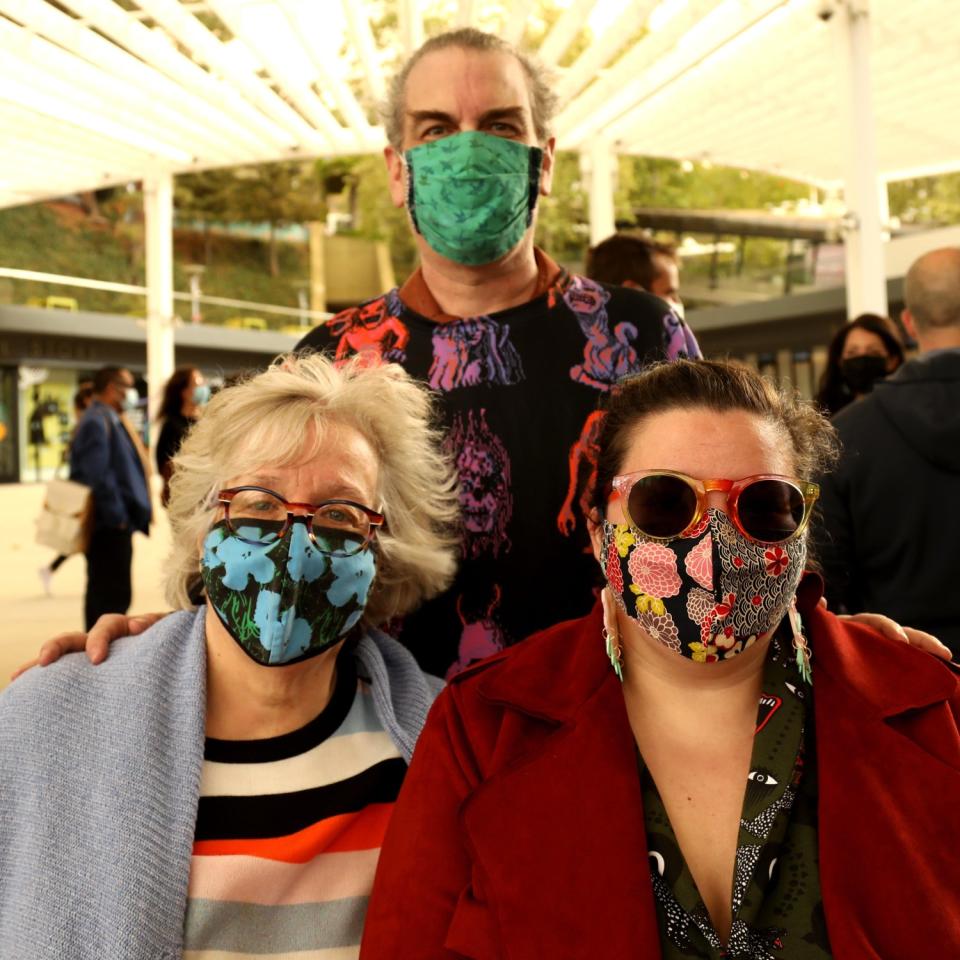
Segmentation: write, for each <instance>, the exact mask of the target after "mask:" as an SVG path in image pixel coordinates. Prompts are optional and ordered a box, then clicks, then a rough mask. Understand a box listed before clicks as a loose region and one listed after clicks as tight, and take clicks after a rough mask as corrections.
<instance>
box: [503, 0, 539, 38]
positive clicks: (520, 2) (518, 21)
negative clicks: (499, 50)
mask: <svg viewBox="0 0 960 960" xmlns="http://www.w3.org/2000/svg"><path fill="white" fill-rule="evenodd" d="M534 2H535V0H514V2H513V3H511V4H510V19H509V20H508V21H507V28H506V30H504V32H503V38H504V39H505V40H506V41H507V43H512V44H513V45H514V46H517V45H519V43H520V41H521V40H523V34H524V31H525V30H526V27H527V19H528V18H529V17H530V11H531V10H532V9H533V4H534Z"/></svg>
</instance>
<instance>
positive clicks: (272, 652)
mask: <svg viewBox="0 0 960 960" xmlns="http://www.w3.org/2000/svg"><path fill="white" fill-rule="evenodd" d="M280 527H282V524H280V523H274V522H272V521H261V522H259V523H251V524H250V525H249V526H245V527H240V528H239V529H237V531H236V534H234V533H233V532H232V531H231V530H230V528H229V527H228V526H227V524H226V521H220V522H219V523H217V524H214V526H213V527H212V528H211V530H210V532H209V533H208V534H207V536H206V539H205V540H204V542H203V558H202V560H201V562H200V574H201V577H202V578H203V583H204V586H205V587H206V592H207V598H208V599H209V601H210V603H211V604H212V605H213V609H214V610H215V611H216V613H217V616H218V617H219V618H220V621H221V622H222V623H223V625H224V626H225V627H226V628H227V630H228V632H229V633H230V635H231V636H232V637H233V638H234V640H236V641H237V643H238V644H240V646H241V647H242V648H243V650H244V651H245V652H246V653H247V654H248V655H249V656H250V657H252V658H253V659H254V660H256V661H257V663H261V664H263V665H264V666H283V665H284V664H288V663H295V662H296V661H298V660H306V659H307V658H308V657H314V656H316V655H317V654H318V653H322V652H323V651H324V650H326V649H327V648H329V647H330V646H332V645H333V644H335V643H337V641H339V640H340V639H342V638H343V637H344V636H345V635H346V634H347V633H349V632H350V630H351V629H352V628H353V627H354V626H356V624H357V623H358V622H359V620H360V618H361V617H362V616H363V611H364V607H365V606H366V603H367V597H368V596H369V593H370V587H371V584H372V583H373V578H374V574H375V573H376V565H377V564H376V554H375V552H374V550H373V549H372V548H371V547H368V548H367V549H364V550H359V552H355V553H351V555H349V556H331V555H330V553H324V552H322V551H320V550H318V549H317V546H316V544H315V543H314V542H313V541H312V540H311V539H310V534H309V533H308V531H307V527H306V524H304V523H293V524H291V526H290V529H289V530H288V531H287V534H286V536H284V537H282V538H281V537H279V535H278V531H279V529H280ZM347 540H348V538H347V537H345V536H343V535H341V534H329V535H326V536H325V537H324V541H325V542H324V548H325V550H329V551H330V552H331V553H332V552H336V553H348V552H350V550H351V549H355V548H356V546H357V545H356V544H354V543H352V542H351V544H347ZM251 541H261V542H251ZM327 541H330V542H329V543H328V542H327ZM334 541H337V542H334ZM345 546H346V549H344V548H345Z"/></svg>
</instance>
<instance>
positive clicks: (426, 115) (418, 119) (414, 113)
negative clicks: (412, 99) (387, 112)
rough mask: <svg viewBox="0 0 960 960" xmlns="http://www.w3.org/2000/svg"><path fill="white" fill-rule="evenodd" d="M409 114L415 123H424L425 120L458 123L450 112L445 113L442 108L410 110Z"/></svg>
mask: <svg viewBox="0 0 960 960" xmlns="http://www.w3.org/2000/svg"><path fill="white" fill-rule="evenodd" d="M407 116H408V117H410V119H411V120H413V122H414V123H422V122H423V121H424V120H439V121H440V122H441V123H449V124H452V125H454V126H455V125H456V120H454V119H453V117H451V116H450V114H449V113H444V112H443V111H442V110H408V111H407Z"/></svg>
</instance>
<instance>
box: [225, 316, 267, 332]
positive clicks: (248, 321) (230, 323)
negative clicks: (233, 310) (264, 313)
mask: <svg viewBox="0 0 960 960" xmlns="http://www.w3.org/2000/svg"><path fill="white" fill-rule="evenodd" d="M223 325H224V326H225V327H231V328H232V329H234V330H269V329H270V327H269V326H268V325H267V321H266V320H264V319H263V317H230V319H229V320H224V321H223Z"/></svg>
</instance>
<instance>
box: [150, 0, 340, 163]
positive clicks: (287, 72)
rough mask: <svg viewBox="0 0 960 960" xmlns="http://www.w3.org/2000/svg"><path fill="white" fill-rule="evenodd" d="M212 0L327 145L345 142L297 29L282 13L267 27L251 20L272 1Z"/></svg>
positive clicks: (325, 145)
mask: <svg viewBox="0 0 960 960" xmlns="http://www.w3.org/2000/svg"><path fill="white" fill-rule="evenodd" d="M166 2H171V0H166ZM209 3H210V6H211V8H212V9H213V10H214V11H215V12H216V14H217V15H218V16H219V17H220V19H221V20H222V21H223V22H224V23H225V24H226V25H227V26H228V27H229V28H230V31H231V32H232V33H233V35H234V36H235V37H236V38H237V39H239V40H240V41H242V42H243V43H244V44H245V45H246V47H247V49H248V50H250V51H251V52H252V53H253V54H254V56H255V57H256V58H257V59H258V60H259V61H260V63H261V64H262V65H263V67H264V68H265V69H266V71H267V73H269V74H270V76H271V77H273V79H274V80H275V81H276V83H277V84H278V85H279V86H280V87H281V88H282V89H283V92H284V93H285V94H286V95H287V98H288V99H289V100H290V102H291V103H292V104H293V105H294V106H295V107H296V108H297V110H299V111H300V113H301V114H303V116H304V117H306V119H307V120H309V121H310V123H311V124H313V126H314V127H315V128H316V129H317V130H318V131H319V132H320V134H322V136H323V138H324V139H325V140H326V141H327V142H326V143H325V144H324V147H328V146H330V145H332V144H336V143H340V144H343V143H345V142H346V141H347V140H348V139H349V136H350V135H349V132H348V131H346V130H344V128H343V127H341V126H340V124H339V123H337V121H336V119H335V118H334V117H333V115H332V114H331V113H330V111H329V110H328V109H327V108H326V106H325V105H324V103H323V101H322V100H321V99H320V98H319V97H318V96H317V94H316V93H315V92H314V90H313V88H312V86H311V84H312V82H313V79H314V77H313V71H312V70H308V69H306V66H307V64H308V59H307V57H306V54H305V52H304V50H303V45H302V44H301V42H300V39H299V38H298V37H297V34H296V33H295V31H293V30H292V29H290V24H289V22H288V21H287V19H286V18H285V17H284V16H282V14H281V15H279V16H277V17H275V18H273V19H272V20H271V21H270V22H269V26H268V27H267V26H266V25H265V24H263V23H261V22H260V21H259V20H253V21H252V22H248V20H247V15H246V14H247V12H248V11H249V12H252V13H254V14H256V13H258V12H264V11H268V10H270V9H271V8H272V7H271V5H254V4H244V3H237V2H235V0H209ZM278 39H279V40H280V42H278ZM301 67H302V68H303V69H301Z"/></svg>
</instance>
